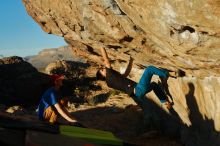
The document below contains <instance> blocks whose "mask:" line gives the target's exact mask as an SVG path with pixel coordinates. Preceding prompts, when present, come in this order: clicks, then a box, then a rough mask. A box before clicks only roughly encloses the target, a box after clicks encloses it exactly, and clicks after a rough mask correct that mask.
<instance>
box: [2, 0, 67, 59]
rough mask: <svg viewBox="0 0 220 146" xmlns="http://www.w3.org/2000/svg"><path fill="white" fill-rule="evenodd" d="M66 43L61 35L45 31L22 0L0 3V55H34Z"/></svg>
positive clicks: (7, 0) (5, 0) (4, 0)
mask: <svg viewBox="0 0 220 146" xmlns="http://www.w3.org/2000/svg"><path fill="white" fill-rule="evenodd" d="M64 45H66V42H65V41H64V40H63V38H62V37H59V36H55V35H51V34H47V33H45V32H44V31H43V30H42V29H41V28H40V26H39V25H38V24H37V23H36V22H35V21H34V20H33V19H32V17H30V16H29V15H28V14H27V12H26V10H25V7H24V5H23V3H22V0H2V1H1V4H0V55H3V56H12V55H17V56H22V57H24V56H28V55H35V54H37V53H38V52H39V51H40V50H42V49H46V48H57V47H60V46H64Z"/></svg>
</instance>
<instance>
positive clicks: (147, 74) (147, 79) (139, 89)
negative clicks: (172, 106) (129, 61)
mask: <svg viewBox="0 0 220 146" xmlns="http://www.w3.org/2000/svg"><path fill="white" fill-rule="evenodd" d="M153 75H158V76H159V77H162V78H167V77H168V72H167V71H166V70H163V69H159V68H156V67H154V66H148V67H147V68H146V69H145V70H144V73H143V75H142V77H141V79H140V81H139V83H138V84H137V85H136V87H135V97H136V98H138V99H141V98H142V97H144V95H145V94H146V93H148V92H150V91H151V90H154V92H155V93H156V95H157V96H158V98H159V99H160V101H161V102H162V103H163V102H165V101H166V97H165V96H164V94H163V93H162V91H161V89H160V87H159V85H158V84H157V83H155V82H152V83H151V78H152V76H153Z"/></svg>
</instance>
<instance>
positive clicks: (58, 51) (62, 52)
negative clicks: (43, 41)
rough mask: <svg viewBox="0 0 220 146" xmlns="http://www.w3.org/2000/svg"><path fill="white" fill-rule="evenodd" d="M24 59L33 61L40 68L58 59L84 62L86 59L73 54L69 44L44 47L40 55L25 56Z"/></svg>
mask: <svg viewBox="0 0 220 146" xmlns="http://www.w3.org/2000/svg"><path fill="white" fill-rule="evenodd" d="M24 60H25V61H27V62H29V63H31V64H32V65H33V66H34V67H36V68H37V69H38V70H42V69H44V68H45V67H46V66H47V65H48V64H50V63H51V62H54V61H56V60H68V61H79V62H84V60H82V59H81V58H79V57H78V56H76V55H74V54H73V51H72V50H71V48H70V47H69V46H63V47H59V48H52V49H44V50H42V51H40V52H39V53H38V55H34V56H27V57H24Z"/></svg>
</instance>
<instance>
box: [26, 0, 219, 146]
mask: <svg viewBox="0 0 220 146" xmlns="http://www.w3.org/2000/svg"><path fill="white" fill-rule="evenodd" d="M23 3H24V5H25V7H26V10H27V12H28V13H29V15H31V16H32V17H33V19H34V20H35V21H36V22H37V23H38V24H39V25H40V26H41V27H42V29H43V30H44V31H45V32H47V33H50V34H55V35H59V36H62V37H64V39H65V40H66V41H67V43H68V44H69V45H70V46H72V48H73V51H75V52H76V53H78V54H79V55H82V56H84V57H86V58H88V59H89V60H93V61H97V62H99V63H100V62H101V61H100V60H99V57H100V56H99V54H100V53H99V47H100V46H105V47H106V48H107V51H108V54H109V57H110V58H111V60H112V63H113V64H114V66H115V67H116V68H117V69H120V68H119V64H122V66H125V62H127V60H128V58H129V55H131V56H132V57H133V58H134V59H135V66H134V70H133V74H134V79H135V78H136V80H138V79H137V78H138V77H139V75H137V74H136V73H135V72H138V71H140V70H141V69H143V68H144V66H148V65H156V66H159V67H164V68H168V69H171V70H175V69H176V68H180V69H182V70H184V71H185V72H186V76H187V77H184V78H179V79H172V80H169V81H168V84H169V89H170V92H171V94H172V96H174V97H175V99H174V102H175V103H174V104H175V105H174V108H175V110H176V111H177V112H178V114H179V116H180V117H181V119H182V120H183V121H184V122H185V123H186V124H187V125H188V126H190V125H191V124H192V123H194V125H198V121H201V120H204V121H207V120H208V121H210V120H213V124H212V125H211V126H209V127H211V128H210V129H211V130H212V131H215V132H217V131H220V126H219V124H220V118H219V113H220V100H219V97H220V92H219V89H220V77H218V76H219V74H220V1H219V0H194V1H192V0H178V1H177V0H176V1H173V0H161V1H157V0H148V1H147V0H43V1H41V0H23ZM188 99H189V101H192V100H193V101H195V103H196V104H195V105H197V106H198V108H197V107H195V106H191V108H190V109H189V106H190V103H187V100H188ZM194 99H195V100H194ZM193 107H194V108H193ZM196 108H197V109H196ZM196 112H199V113H200V114H201V116H199V117H197V118H195V119H191V118H190V116H192V114H195V113H196ZM195 115H196V114H195ZM195 121H197V122H195ZM204 123H205V122H204ZM208 123H210V122H208ZM197 127H202V126H197ZM205 127H207V126H205ZM195 129H196V128H192V129H191V130H192V131H193V130H195ZM203 132H204V131H203ZM199 133H200V132H198V131H197V132H194V135H197V134H199ZM210 135H211V136H210V137H211V138H213V139H215V138H217V137H218V138H219V136H216V135H215V136H213V133H211V134H210ZM191 137H193V136H191ZM195 137H196V136H195ZM210 137H209V138H210ZM197 138H198V141H199V139H200V140H201V139H206V138H207V137H205V138H204V137H202V136H201V137H199V136H197ZM218 138H217V139H218ZM207 139H208V138H207ZM207 141H209V140H207ZM197 144H198V143H197Z"/></svg>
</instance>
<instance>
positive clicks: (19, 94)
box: [0, 57, 50, 106]
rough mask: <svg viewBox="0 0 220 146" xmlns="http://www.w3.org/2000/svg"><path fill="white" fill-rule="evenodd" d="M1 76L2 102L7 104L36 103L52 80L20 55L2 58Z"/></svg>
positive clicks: (0, 65) (26, 104)
mask: <svg viewBox="0 0 220 146" xmlns="http://www.w3.org/2000/svg"><path fill="white" fill-rule="evenodd" d="M0 77H1V78H0V102H1V103H2V104H5V105H24V106H30V105H33V104H35V105H36V104H37V103H38V102H39V99H40V97H41V94H42V92H43V91H44V90H45V89H46V88H47V87H48V85H49V81H50V79H49V77H48V75H46V74H43V73H39V72H38V71H37V69H36V68H34V67H33V66H32V65H31V64H29V63H27V62H25V61H23V59H22V58H20V57H9V58H3V59H0Z"/></svg>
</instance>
